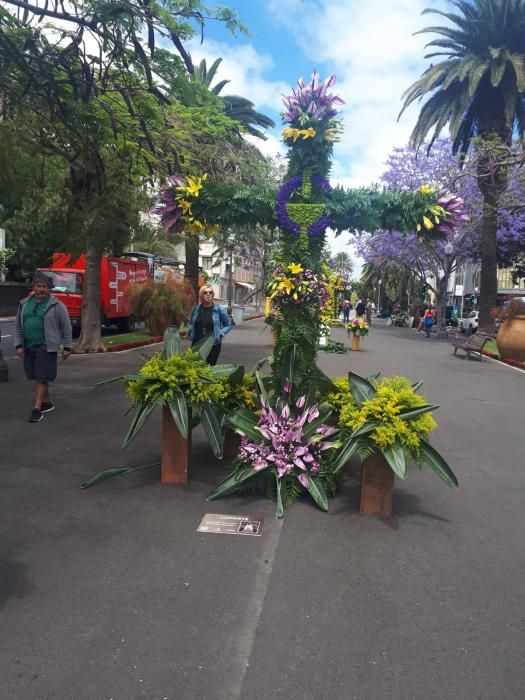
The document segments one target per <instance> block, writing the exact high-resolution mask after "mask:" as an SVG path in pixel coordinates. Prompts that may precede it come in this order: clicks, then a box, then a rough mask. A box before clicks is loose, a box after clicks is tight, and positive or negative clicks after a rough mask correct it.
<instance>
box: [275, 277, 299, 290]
mask: <svg viewBox="0 0 525 700" xmlns="http://www.w3.org/2000/svg"><path fill="white" fill-rule="evenodd" d="M294 288H295V284H294V283H293V281H292V280H291V279H290V278H289V277H285V278H284V279H283V280H281V282H279V284H278V285H277V291H279V292H280V291H281V290H282V289H284V290H285V291H286V293H287V294H291V292H292V289H294Z"/></svg>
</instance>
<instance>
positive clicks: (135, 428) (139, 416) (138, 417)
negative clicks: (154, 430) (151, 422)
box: [122, 403, 155, 449]
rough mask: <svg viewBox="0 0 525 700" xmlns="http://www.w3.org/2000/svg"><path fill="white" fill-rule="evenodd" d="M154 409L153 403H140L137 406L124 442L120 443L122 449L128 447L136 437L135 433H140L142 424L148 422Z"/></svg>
mask: <svg viewBox="0 0 525 700" xmlns="http://www.w3.org/2000/svg"><path fill="white" fill-rule="evenodd" d="M154 408H155V404H154V403H141V404H139V405H138V406H137V410H136V412H135V415H134V417H133V419H132V421H131V425H130V426H129V430H128V432H127V433H126V437H125V438H124V442H123V443H122V448H123V449H124V448H125V447H127V446H128V445H129V443H130V442H131V441H132V440H133V439H134V438H135V437H136V435H137V433H139V432H140V430H141V428H142V426H143V425H144V423H145V422H146V421H147V420H148V418H149V417H150V415H151V413H152V412H153V409H154Z"/></svg>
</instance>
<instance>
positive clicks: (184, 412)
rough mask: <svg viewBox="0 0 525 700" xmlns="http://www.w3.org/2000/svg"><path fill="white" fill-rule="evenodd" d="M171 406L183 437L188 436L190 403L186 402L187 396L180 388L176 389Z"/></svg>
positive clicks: (172, 413)
mask: <svg viewBox="0 0 525 700" xmlns="http://www.w3.org/2000/svg"><path fill="white" fill-rule="evenodd" d="M168 405H169V407H170V411H171V415H172V416H173V420H174V421H175V425H176V426H177V428H178V429H179V433H180V434H181V435H182V437H183V438H186V439H187V438H188V424H189V417H188V405H187V403H186V398H185V396H184V394H183V392H182V391H181V390H180V389H175V391H174V397H173V401H170V402H169V404H168Z"/></svg>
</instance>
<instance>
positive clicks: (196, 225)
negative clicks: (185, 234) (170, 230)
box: [187, 219, 205, 233]
mask: <svg viewBox="0 0 525 700" xmlns="http://www.w3.org/2000/svg"><path fill="white" fill-rule="evenodd" d="M204 228H205V226H204V224H203V223H202V221H199V220H198V219H195V221H192V222H191V223H190V224H188V226H187V229H188V231H189V233H202V232H203V231H204Z"/></svg>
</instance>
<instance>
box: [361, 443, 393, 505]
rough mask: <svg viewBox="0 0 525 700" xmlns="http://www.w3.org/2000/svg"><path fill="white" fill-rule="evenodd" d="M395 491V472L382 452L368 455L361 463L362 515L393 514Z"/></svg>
mask: <svg viewBox="0 0 525 700" xmlns="http://www.w3.org/2000/svg"><path fill="white" fill-rule="evenodd" d="M393 492H394V472H393V471H392V470H391V469H390V467H389V466H388V462H387V461H386V459H385V458H384V457H383V455H382V454H381V453H380V452H375V453H374V454H373V455H371V456H370V457H367V458H366V459H365V461H364V462H363V464H362V465H361V506H360V509H359V511H360V513H361V514H362V515H379V516H380V517H383V518H384V517H387V516H389V515H392V494H393Z"/></svg>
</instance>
